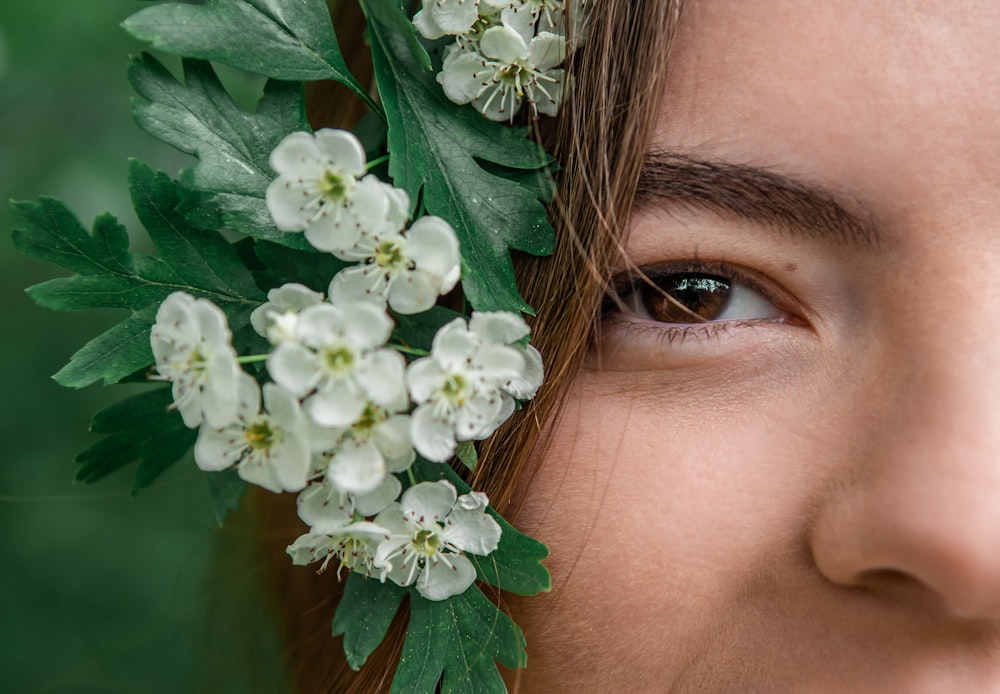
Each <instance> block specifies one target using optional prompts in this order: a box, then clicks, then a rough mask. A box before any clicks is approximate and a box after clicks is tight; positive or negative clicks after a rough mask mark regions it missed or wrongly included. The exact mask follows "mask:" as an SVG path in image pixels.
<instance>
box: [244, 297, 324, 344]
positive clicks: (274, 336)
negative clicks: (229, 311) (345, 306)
mask: <svg viewBox="0 0 1000 694" xmlns="http://www.w3.org/2000/svg"><path fill="white" fill-rule="evenodd" d="M322 301H323V295H322V294H320V293H319V292H314V291H313V290H312V289H310V288H309V287H306V286H305V285H302V284H296V283H289V284H284V285H282V286H280V287H277V288H275V289H272V290H271V291H269V292H268V293H267V302H266V303H264V304H261V305H260V306H258V307H257V308H255V309H254V311H253V313H251V314H250V324H251V325H252V326H253V329H254V330H256V331H257V334H258V335H260V336H261V337H266V338H267V339H268V340H269V341H270V342H271V343H272V344H278V343H279V342H284V341H285V340H294V339H295V324H296V323H297V322H298V312H299V311H301V310H302V309H304V308H307V307H309V306H315V305H316V304H318V303H322Z"/></svg>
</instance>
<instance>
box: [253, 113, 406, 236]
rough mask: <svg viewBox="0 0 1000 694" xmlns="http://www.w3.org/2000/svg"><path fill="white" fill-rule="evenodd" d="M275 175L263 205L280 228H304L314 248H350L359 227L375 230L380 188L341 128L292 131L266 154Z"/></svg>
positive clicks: (382, 203) (383, 210)
mask: <svg viewBox="0 0 1000 694" xmlns="http://www.w3.org/2000/svg"><path fill="white" fill-rule="evenodd" d="M270 163H271V168H272V169H274V170H275V172H277V173H278V174H279V176H278V178H276V179H275V180H274V181H272V182H271V185H269V186H268V187H267V193H266V196H265V198H266V201H267V208H268V210H269V211H270V212H271V216H272V217H273V218H274V223H275V224H276V225H277V226H278V228H279V229H281V230H283V231H305V235H306V239H307V240H308V241H309V243H311V244H312V245H313V246H315V247H316V248H318V249H320V250H323V251H332V250H335V249H338V248H350V247H351V245H352V244H353V243H354V242H355V241H356V240H357V238H358V236H359V235H360V234H361V231H362V230H363V229H366V228H373V227H374V228H380V227H381V225H382V224H383V223H384V220H385V217H386V215H387V213H388V211H389V204H390V201H389V199H388V197H387V196H386V191H385V186H384V184H382V182H381V181H379V180H378V179H377V178H375V177H374V176H365V177H364V178H361V179H360V180H359V178H360V177H361V176H362V175H364V173H365V170H366V168H365V152H364V148H363V147H362V146H361V143H360V142H359V141H358V139H357V138H356V137H354V135H352V134H351V133H349V132H347V131H344V130H330V129H324V130H318V131H316V133H315V134H309V133H304V132H298V133H292V134H291V135H288V136H287V137H286V138H285V139H284V140H282V141H281V142H280V143H279V144H278V146H277V147H276V148H275V149H274V151H273V152H272V153H271V160H270Z"/></svg>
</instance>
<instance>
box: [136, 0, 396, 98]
mask: <svg viewBox="0 0 1000 694" xmlns="http://www.w3.org/2000/svg"><path fill="white" fill-rule="evenodd" d="M122 26H123V27H125V30H126V31H128V32H129V33H130V34H132V35H133V36H134V37H136V38H137V39H139V40H141V41H148V42H149V43H150V44H151V45H152V47H153V48H157V49H159V50H162V51H166V52H168V53H174V54H176V55H181V56H184V57H188V58H200V59H202V60H218V61H219V62H223V63H226V64H227V65H232V66H234V67H238V68H242V69H244V70H249V71H250V72H255V73H257V74H259V75H264V76H266V77H271V78H274V79H279V80H301V81H313V80H327V79H329V80H335V81H337V82H340V83H341V84H343V85H345V86H347V87H348V88H349V89H351V91H353V92H354V93H355V94H357V95H358V97H359V98H360V99H361V100H362V101H364V102H365V103H366V104H368V107H369V108H371V109H372V110H374V111H378V110H379V107H378V106H377V105H376V104H375V103H374V102H373V101H372V99H371V97H369V96H368V92H367V91H366V90H365V88H364V87H362V86H361V84H359V83H358V81H357V80H356V79H354V77H353V76H352V75H351V74H350V72H349V71H348V69H347V65H346V63H344V58H343V56H342V55H341V53H340V45H339V43H338V42H337V35H336V34H335V33H334V30H333V24H332V22H331V20H330V13H329V10H328V9H327V6H326V2H325V1H324V0H296V2H288V1H287V0H207V2H205V3H203V4H198V5H187V4H180V3H166V4H163V5H157V6H155V7H150V8H147V9H144V10H140V11H139V12H137V13H135V14H134V15H132V16H131V17H129V18H128V19H126V20H125V21H124V22H123V23H122Z"/></svg>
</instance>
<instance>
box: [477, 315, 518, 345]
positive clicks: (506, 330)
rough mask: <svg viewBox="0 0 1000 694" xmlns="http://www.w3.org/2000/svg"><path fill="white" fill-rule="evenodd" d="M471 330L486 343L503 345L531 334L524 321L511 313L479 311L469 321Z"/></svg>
mask: <svg viewBox="0 0 1000 694" xmlns="http://www.w3.org/2000/svg"><path fill="white" fill-rule="evenodd" d="M469 330H471V331H472V332H474V333H476V335H478V336H480V337H481V338H482V339H483V340H485V341H486V342H493V343H496V344H501V345H509V344H510V343H511V342H517V341H518V340H520V339H521V338H523V337H524V336H526V335H527V334H528V333H529V332H530V329H529V328H528V324H527V323H525V322H524V319H523V318H521V317H520V316H519V315H517V314H516V313H512V312H510V311H477V312H476V313H473V314H472V318H470V319H469Z"/></svg>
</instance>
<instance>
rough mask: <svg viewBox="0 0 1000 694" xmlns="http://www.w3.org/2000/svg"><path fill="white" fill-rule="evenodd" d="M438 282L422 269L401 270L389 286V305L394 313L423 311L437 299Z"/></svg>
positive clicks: (408, 313) (409, 313) (406, 314)
mask: <svg viewBox="0 0 1000 694" xmlns="http://www.w3.org/2000/svg"><path fill="white" fill-rule="evenodd" d="M440 286H441V284H440V282H436V281H435V278H434V276H433V275H431V274H430V273H428V272H423V271H422V270H419V269H418V270H414V271H412V272H403V273H401V274H400V275H399V276H397V277H396V281H395V282H393V283H392V286H391V287H390V288H389V295H388V297H387V298H388V301H389V306H391V307H392V310H393V311H395V312H396V313H401V314H403V315H404V316H409V315H412V314H414V313H423V312H424V311H426V310H428V309H429V308H430V307H431V306H433V305H434V302H436V301H437V298H438V295H439V294H441V293H442V292H440V291H439V287H440Z"/></svg>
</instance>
